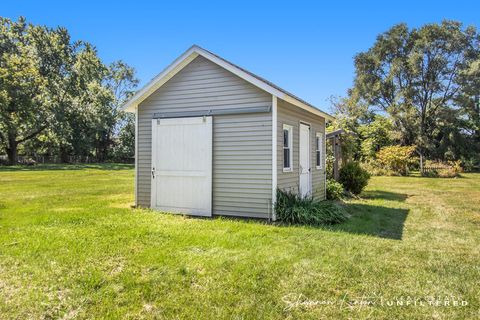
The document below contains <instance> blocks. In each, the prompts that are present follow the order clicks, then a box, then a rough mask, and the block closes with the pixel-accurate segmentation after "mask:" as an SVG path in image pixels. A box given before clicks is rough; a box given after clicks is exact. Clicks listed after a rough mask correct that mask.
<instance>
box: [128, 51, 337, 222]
mask: <svg viewBox="0 0 480 320" xmlns="http://www.w3.org/2000/svg"><path fill="white" fill-rule="evenodd" d="M123 108H124V110H126V111H129V112H134V113H135V115H136V132H135V137H136V138H135V204H136V205H137V206H139V207H149V208H152V209H157V210H161V211H167V212H174V213H183V214H189V215H199V216H212V215H224V216H240V217H253V218H266V219H273V220H274V219H275V213H274V212H273V204H274V203H275V198H276V189H277V187H278V188H280V189H283V190H290V191H293V192H298V193H300V194H302V195H303V196H312V197H314V198H317V199H325V181H326V180H325V179H326V178H325V121H327V120H331V119H332V116H330V115H329V114H327V113H325V112H323V111H321V110H319V109H317V108H316V107H314V106H313V105H311V104H309V103H307V102H305V101H304V100H302V99H300V98H298V97H296V96H294V95H293V94H291V93H289V92H287V91H285V90H283V89H281V88H279V87H278V86H276V85H274V84H273V83H271V82H269V81H267V80H265V79H263V78H261V77H259V76H257V75H255V74H253V73H251V72H249V71H247V70H245V69H243V68H241V67H239V66H237V65H235V64H233V63H231V62H228V61H227V60H225V59H223V58H221V57H219V56H218V55H215V54H213V53H211V52H209V51H207V50H205V49H203V48H200V47H199V46H196V45H194V46H192V47H191V48H190V49H188V50H187V51H186V52H185V53H183V54H182V55H181V56H180V57H178V58H177V59H176V60H175V61H174V62H173V63H172V64H170V65H169V66H168V67H167V68H166V69H164V70H163V71H162V72H161V73H160V74H158V75H157V76H156V77H155V78H154V79H152V80H151V81H150V82H149V83H148V84H147V85H145V87H143V88H142V89H141V90H139V91H138V92H137V93H136V94H135V95H134V96H133V97H132V98H131V99H130V100H129V101H128V102H127V103H126V104H125V105H124V107H123Z"/></svg>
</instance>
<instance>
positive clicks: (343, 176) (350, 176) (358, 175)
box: [339, 161, 370, 194]
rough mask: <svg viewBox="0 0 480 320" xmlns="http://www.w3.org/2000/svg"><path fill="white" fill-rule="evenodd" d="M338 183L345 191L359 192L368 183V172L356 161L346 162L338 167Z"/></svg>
mask: <svg viewBox="0 0 480 320" xmlns="http://www.w3.org/2000/svg"><path fill="white" fill-rule="evenodd" d="M339 173H340V179H339V180H340V183H342V184H343V186H344V187H345V189H346V190H347V191H350V192H351V193H353V194H360V193H361V192H362V190H363V188H365V187H366V186H367V184H368V179H370V174H369V173H368V172H367V171H366V170H364V169H362V167H360V164H359V163H358V162H353V161H351V162H348V163H346V164H345V165H344V166H343V167H342V168H341V169H340V172H339Z"/></svg>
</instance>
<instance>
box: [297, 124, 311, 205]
mask: <svg viewBox="0 0 480 320" xmlns="http://www.w3.org/2000/svg"><path fill="white" fill-rule="evenodd" d="M299 138H300V139H299V140H300V142H299V159H300V161H299V165H300V168H299V173H300V183H299V184H300V194H301V195H302V197H305V196H309V195H311V193H312V190H311V177H310V174H311V170H310V126H308V125H306V124H303V123H300V137H299Z"/></svg>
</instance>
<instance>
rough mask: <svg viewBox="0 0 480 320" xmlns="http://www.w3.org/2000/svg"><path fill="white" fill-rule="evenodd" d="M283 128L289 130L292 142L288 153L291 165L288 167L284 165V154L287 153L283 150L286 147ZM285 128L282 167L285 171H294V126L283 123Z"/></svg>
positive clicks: (290, 141) (289, 137)
mask: <svg viewBox="0 0 480 320" xmlns="http://www.w3.org/2000/svg"><path fill="white" fill-rule="evenodd" d="M283 130H287V131H288V142H289V143H290V145H289V147H288V148H289V149H290V150H289V153H288V156H289V158H290V161H289V162H290V167H288V168H285V167H284V163H285V160H284V158H283V157H284V154H285V151H283V150H284V149H285V146H284V145H283ZM283 130H282V151H283V152H282V168H283V172H293V126H291V125H288V124H284V125H283Z"/></svg>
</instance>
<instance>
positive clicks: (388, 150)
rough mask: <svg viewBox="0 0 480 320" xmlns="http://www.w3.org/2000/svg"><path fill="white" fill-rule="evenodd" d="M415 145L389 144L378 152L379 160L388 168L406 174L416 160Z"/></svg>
mask: <svg viewBox="0 0 480 320" xmlns="http://www.w3.org/2000/svg"><path fill="white" fill-rule="evenodd" d="M414 153H415V146H389V147H383V148H382V149H380V151H378V152H377V154H376V158H377V161H378V162H379V163H380V164H381V165H383V166H384V167H385V169H387V170H391V171H393V172H394V173H396V174H399V175H402V176H405V175H407V173H408V166H409V165H410V164H411V163H412V162H413V161H415V159H414Z"/></svg>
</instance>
